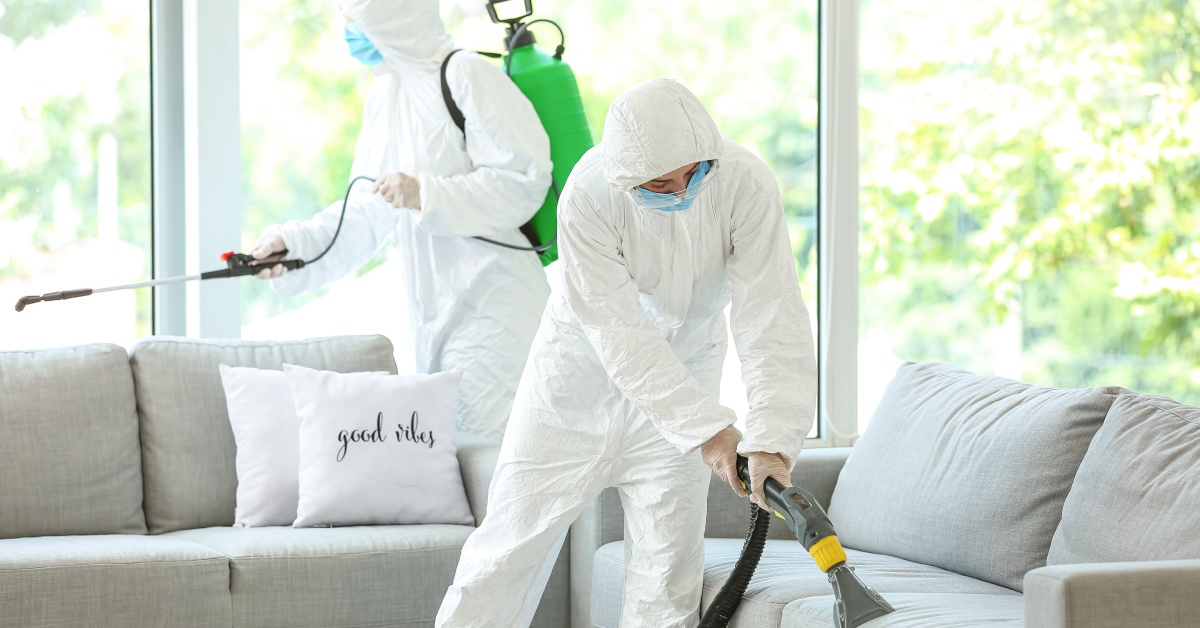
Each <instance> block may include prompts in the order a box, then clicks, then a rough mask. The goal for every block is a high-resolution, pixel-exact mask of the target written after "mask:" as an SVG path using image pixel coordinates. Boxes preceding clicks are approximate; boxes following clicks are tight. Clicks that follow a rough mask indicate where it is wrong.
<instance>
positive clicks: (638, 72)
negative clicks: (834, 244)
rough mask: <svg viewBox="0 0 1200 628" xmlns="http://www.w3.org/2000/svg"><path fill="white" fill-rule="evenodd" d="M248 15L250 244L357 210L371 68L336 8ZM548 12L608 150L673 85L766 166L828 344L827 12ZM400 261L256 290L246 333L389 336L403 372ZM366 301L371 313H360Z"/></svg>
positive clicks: (471, 33)
mask: <svg viewBox="0 0 1200 628" xmlns="http://www.w3.org/2000/svg"><path fill="white" fill-rule="evenodd" d="M514 4H517V5H519V4H520V3H519V2H517V3H514ZM241 7H242V8H241V14H240V16H241V29H240V30H241V37H242V59H241V64H242V68H241V72H242V76H241V86H242V87H241V90H242V91H241V99H242V103H243V108H242V147H243V163H244V168H245V180H244V184H243V189H244V191H245V210H244V216H245V219H244V230H243V234H242V235H243V240H244V241H245V242H247V243H250V242H253V241H254V238H256V237H257V235H258V234H259V232H260V231H261V230H262V228H264V227H265V226H267V225H269V224H272V223H275V222H280V221H284V220H289V219H305V218H308V217H310V216H312V215H313V214H315V213H316V212H317V211H319V210H320V209H322V208H323V207H324V206H325V205H326V204H328V203H330V202H332V201H334V200H337V199H340V198H341V197H342V194H343V193H344V191H345V184H346V180H347V176H348V173H349V169H350V163H351V160H352V158H353V150H354V143H355V139H356V137H357V133H358V129H359V122H360V117H361V110H362V96H363V93H364V90H365V87H366V85H367V83H368V82H369V80H370V70H368V69H367V68H364V67H363V66H361V65H360V64H358V63H357V62H356V61H354V60H353V59H351V58H350V56H349V54H348V53H347V51H346V47H345V44H344V42H343V41H342V34H341V21H340V18H339V16H338V15H337V12H336V8H331V5H330V3H328V2H326V1H324V0H264V1H263V2H255V3H242V5H241ZM534 8H535V14H534V17H535V18H548V19H552V20H554V21H556V22H558V23H559V24H560V25H561V26H562V28H563V29H564V31H565V32H566V54H565V57H564V59H565V60H566V61H567V62H568V63H570V64H571V67H572V69H573V70H574V71H575V74H576V76H577V78H578V80H579V86H580V90H581V92H582V95H583V98H584V104H585V107H586V109H587V113H588V118H589V121H590V123H591V125H592V129H593V134H594V135H595V137H596V139H597V140H598V139H599V138H600V133H601V132H602V129H603V123H604V116H605V113H606V111H607V109H608V104H609V103H610V102H611V101H612V99H613V98H614V97H615V96H616V95H617V94H619V93H620V92H622V91H624V90H625V89H627V88H628V87H630V86H632V85H634V84H636V83H638V82H641V81H643V80H646V79H649V78H653V77H658V76H666V77H672V78H678V79H679V80H681V81H682V82H683V83H684V84H685V85H687V86H688V87H689V88H691V89H692V90H693V91H695V92H696V94H697V95H698V96H699V97H700V99H701V100H702V101H704V102H705V104H706V105H707V106H708V108H709V110H710V111H711V112H712V114H713V115H714V117H715V118H716V120H717V124H718V125H719V127H720V128H721V131H722V133H723V134H724V135H725V136H726V137H729V138H731V139H733V140H735V141H738V142H740V143H742V144H744V145H746V146H748V147H750V148H751V149H752V150H754V151H755V152H756V153H758V154H759V155H760V156H761V157H762V158H763V159H764V160H765V161H766V162H767V164H768V165H769V166H770V167H771V169H772V170H773V171H774V172H775V175H776V177H777V179H778V180H779V182H780V186H781V188H782V192H783V197H784V203H785V209H786V212H787V217H788V222H789V225H790V226H791V233H792V242H793V251H794V253H795V258H796V269H797V273H798V275H799V278H800V281H801V285H802V287H803V289H804V294H805V299H806V303H807V305H808V307H809V310H810V313H811V314H812V316H813V320H812V321H811V322H812V325H813V329H814V331H815V330H816V320H815V316H816V314H817V311H818V309H817V305H818V304H817V302H816V296H817V290H816V277H817V268H816V267H817V264H816V260H817V248H816V208H817V176H818V173H817V153H816V151H817V68H818V64H817V36H816V29H817V15H818V14H817V3H816V2H815V0H788V1H786V2H767V1H765V0H763V1H755V2H752V3H751V4H750V5H746V4H744V3H742V4H737V5H728V6H725V5H721V4H715V5H707V6H705V7H704V8H703V9H702V10H700V9H698V8H697V7H695V6H694V5H692V4H688V3H647V2H633V1H624V2H595V3H579V2H575V3H571V2H567V1H566V0H538V1H537V2H536V3H535V7H534ZM502 14H504V12H503V11H502ZM442 15H443V18H444V20H445V22H446V26H447V29H448V30H449V31H450V33H451V34H452V35H454V37H455V39H456V41H457V43H458V45H459V46H461V47H463V48H466V49H472V50H487V51H500V50H502V49H503V38H504V27H503V26H500V25H496V24H493V23H491V21H490V20H489V19H488V16H487V11H486V10H485V8H484V5H483V3H481V2H476V1H469V2H468V1H443V2H442ZM531 28H532V30H533V31H534V32H535V34H536V36H537V37H538V38H539V44H538V45H539V46H542V47H545V48H547V49H553V46H554V45H555V44H557V43H558V41H557V37H558V33H557V31H555V30H554V28H553V27H550V26H548V25H534V26H532V27H531ZM297 129H303V132H302V133H300V132H296V130H297ZM400 264H401V261H400V260H399V259H387V256H386V254H385V255H381V256H380V257H379V258H378V259H376V260H375V261H373V262H371V263H369V264H368V265H367V266H366V267H365V268H364V269H361V270H359V271H358V272H357V273H356V275H355V276H353V277H349V278H347V279H345V280H342V281H340V282H338V283H336V284H334V285H333V286H331V287H330V288H328V289H326V290H325V291H323V292H317V293H314V294H313V295H305V296H303V297H300V298H293V299H281V298H279V297H277V296H275V295H274V294H272V293H271V292H270V290H269V288H268V287H267V286H265V285H263V284H262V283H261V282H254V281H246V282H244V284H243V301H244V310H243V322H244V325H243V335H244V337H247V338H259V337H261V338H283V337H302V336H312V335H317V334H321V333H343V332H344V331H347V330H353V331H364V332H365V331H372V332H378V333H384V334H386V335H388V336H389V337H390V338H392V340H393V342H394V343H395V344H396V345H397V354H398V358H399V363H400V364H401V365H402V367H401V368H403V365H404V364H406V360H405V357H404V356H403V354H404V352H405V351H407V350H410V349H407V347H408V346H410V345H409V341H408V339H407V337H408V333H409V332H408V326H407V320H405V319H406V315H405V312H406V309H407V301H406V299H405V298H404V297H403V295H402V292H401V290H402V286H403V283H402V279H401V273H400V271H399V266H400ZM356 302H358V303H362V304H364V305H365V304H370V307H354V306H353V305H352V304H354V303H356ZM407 363H411V359H408V360H407ZM726 366H727V368H726V374H725V378H724V380H725V386H726V390H725V391H723V395H722V397H723V401H724V402H725V403H726V404H728V405H729V406H730V407H733V408H734V409H735V410H738V411H739V414H740V415H744V411H745V406H746V401H745V392H744V389H743V388H742V385H741V374H740V365H739V364H738V361H737V358H736V354H735V353H733V352H732V351H731V352H730V357H729V360H728V361H727V365H726Z"/></svg>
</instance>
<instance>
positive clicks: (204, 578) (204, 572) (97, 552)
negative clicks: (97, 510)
mask: <svg viewBox="0 0 1200 628" xmlns="http://www.w3.org/2000/svg"><path fill="white" fill-rule="evenodd" d="M0 609H3V612H0V627H4V628H8V627H11V628H18V627H19V628H43V627H44V628H52V627H54V628H56V627H59V626H185V627H190V626H197V627H199V626H222V627H228V626H229V625H230V622H231V617H232V607H231V600H230V595H229V560H228V559H227V558H226V557H225V556H224V555H223V554H221V553H220V552H217V551H214V550H212V549H209V548H206V547H203V546H200V545H196V544H194V543H187V542H184V541H178V540H173V539H165V538H161V537H153V536H136V535H95V536H60V537H40V538H24V539H9V540H4V541H0Z"/></svg>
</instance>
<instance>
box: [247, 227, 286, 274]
mask: <svg viewBox="0 0 1200 628" xmlns="http://www.w3.org/2000/svg"><path fill="white" fill-rule="evenodd" d="M285 249H287V245H286V244H284V243H283V236H281V235H279V234H278V233H275V232H274V229H273V228H269V229H267V230H266V231H265V232H263V234H262V236H260V237H259V238H258V242H256V243H255V244H254V248H253V249H251V251H250V257H253V258H254V259H263V258H265V257H268V256H270V255H272V254H274V253H278V252H280V251H283V250H285ZM286 272H287V269H286V268H284V267H283V264H276V265H274V266H271V267H269V268H263V269H262V270H260V271H258V272H257V273H254V278H255V279H279V278H280V277H282V276H283V273H286Z"/></svg>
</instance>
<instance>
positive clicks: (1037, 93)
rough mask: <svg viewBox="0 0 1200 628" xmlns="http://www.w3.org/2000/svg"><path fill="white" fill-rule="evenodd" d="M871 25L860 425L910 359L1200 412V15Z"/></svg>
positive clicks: (983, 13) (865, 31)
mask: <svg viewBox="0 0 1200 628" xmlns="http://www.w3.org/2000/svg"><path fill="white" fill-rule="evenodd" d="M861 9H862V10H861V16H862V17H861V20H862V36H861V60H862V81H861V104H862V107H861V120H862V122H861V125H862V127H861V128H862V131H861V137H862V147H863V153H862V171H861V177H860V180H861V186H862V187H861V195H860V215H861V229H862V230H861V240H860V247H859V254H860V273H861V283H860V286H861V287H860V299H859V302H860V311H861V320H860V323H861V329H860V332H861V344H860V359H859V365H860V385H859V390H860V402H859V407H860V417H859V418H860V424H861V425H865V423H866V421H868V420H869V417H870V414H871V413H872V411H873V410H874V406H875V405H876V404H877V402H878V397H879V395H880V394H881V392H882V388H883V386H884V385H886V383H887V381H888V379H890V377H891V373H892V372H893V370H894V368H895V366H896V365H897V364H898V363H899V361H900V360H902V359H904V360H938V361H944V362H950V363H953V364H956V365H959V366H962V367H964V368H968V369H971V370H974V371H977V372H984V373H992V374H997V375H1002V376H1009V377H1014V378H1020V379H1024V380H1027V381H1031V382H1034V383H1038V384H1043V385H1050V386H1061V387H1076V386H1094V385H1109V384H1115V385H1121V386H1125V387H1128V388H1133V389H1136V390H1139V391H1142V392H1147V393H1158V394H1164V395H1169V396H1173V397H1176V398H1177V399H1179V400H1180V401H1184V402H1188V403H1198V402H1200V398H1198V397H1197V395H1196V392H1195V391H1196V386H1197V384H1200V335H1197V333H1196V325H1195V323H1194V320H1195V314H1196V311H1197V306H1198V305H1200V286H1198V284H1197V280H1196V277H1197V276H1198V274H1200V273H1198V271H1200V222H1198V219H1197V209H1198V207H1200V178H1198V177H1197V172H1200V81H1198V80H1197V75H1198V73H1200V61H1197V58H1196V55H1195V51H1196V50H1197V49H1198V46H1200V4H1197V3H1196V2H1189V1H1187V0H1181V1H1168V2H1129V1H1127V0H1119V1H1118V0H1062V1H1050V0H1020V1H1016V2H1014V1H1012V0H1003V1H1001V0H976V1H972V2H951V1H945V0H935V1H934V2H933V3H932V4H931V3H922V4H920V5H915V4H912V3H907V2H898V1H896V0H862V3H861Z"/></svg>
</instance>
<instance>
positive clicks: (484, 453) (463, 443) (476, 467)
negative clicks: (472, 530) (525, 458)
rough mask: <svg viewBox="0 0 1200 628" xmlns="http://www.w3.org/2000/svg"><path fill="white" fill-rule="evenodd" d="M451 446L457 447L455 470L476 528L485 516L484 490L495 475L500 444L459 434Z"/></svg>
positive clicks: (485, 490)
mask: <svg viewBox="0 0 1200 628" xmlns="http://www.w3.org/2000/svg"><path fill="white" fill-rule="evenodd" d="M455 444H456V445H457V446H458V468H459V472H460V473H462V481H463V488H465V489H467V502H468V503H469V504H470V505H471V514H472V515H473V516H474V517H475V525H476V526H478V525H479V524H480V522H482V521H483V516H484V515H486V514H487V498H488V488H489V487H491V485H492V474H493V473H495V472H496V460H497V459H498V458H499V457H500V443H498V442H496V441H494V440H491V439H490V438H483V437H482V436H476V435H474V434H469V433H467V432H459V433H458V436H457V437H456V439H455Z"/></svg>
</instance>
